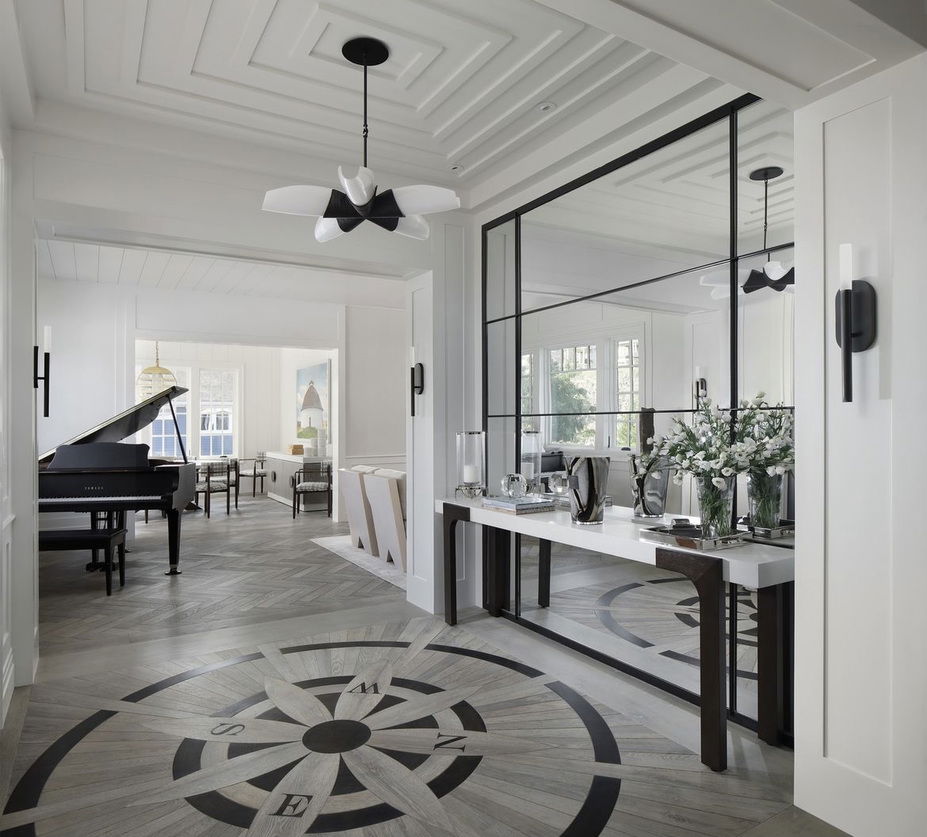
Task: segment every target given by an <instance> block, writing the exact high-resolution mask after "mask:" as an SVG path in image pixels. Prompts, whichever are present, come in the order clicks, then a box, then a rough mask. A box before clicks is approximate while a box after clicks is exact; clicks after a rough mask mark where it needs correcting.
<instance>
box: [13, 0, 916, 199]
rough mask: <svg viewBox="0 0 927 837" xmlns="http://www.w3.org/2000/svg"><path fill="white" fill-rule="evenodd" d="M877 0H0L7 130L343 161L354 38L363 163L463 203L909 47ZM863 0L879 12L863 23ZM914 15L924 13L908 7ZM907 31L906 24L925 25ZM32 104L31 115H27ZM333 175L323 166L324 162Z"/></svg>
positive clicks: (350, 157)
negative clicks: (223, 142)
mask: <svg viewBox="0 0 927 837" xmlns="http://www.w3.org/2000/svg"><path fill="white" fill-rule="evenodd" d="M880 9H882V6H881V5H880V4H879V3H877V2H875V0H815V2H814V3H808V2H806V0H737V2H736V3H732V2H731V0H687V2H678V0H467V2H462V0H2V2H0V87H2V88H3V91H2V92H3V94H4V98H5V102H6V104H7V106H8V107H9V109H10V110H11V112H13V114H14V119H15V121H16V123H17V125H18V126H19V127H30V124H31V125H34V126H35V127H37V128H39V129H40V130H47V131H52V132H56V133H68V132H69V131H70V132H74V131H75V130H76V129H75V127H74V126H73V124H71V123H73V122H74V120H73V119H72V118H71V117H72V115H73V113H74V111H73V108H72V110H67V109H65V108H63V107H62V103H63V104H64V105H67V106H75V105H76V106H78V107H83V108H92V109H97V110H104V111H108V112H111V113H115V114H118V115H124V116H132V117H137V118H141V119H146V120H154V121H156V122H161V123H167V124H171V125H176V126H182V127H185V128H192V129H195V130H198V131H202V132H206V133H207V135H219V136H223V137H229V138H234V139H238V140H244V141H246V142H250V143H253V144H254V145H257V146H261V147H264V148H267V147H271V148H280V149H284V150H286V151H288V152H298V153H301V154H303V155H308V156H310V157H313V158H315V159H316V160H318V161H322V162H324V164H325V166H326V169H325V170H326V171H327V170H329V164H330V163H341V164H346V165H349V166H352V165H354V164H356V163H358V162H359V161H360V156H361V138H360V129H361V117H360V114H361V103H362V98H361V72H360V70H359V69H358V68H357V67H355V66H353V65H350V64H348V63H347V62H346V61H345V60H344V59H343V58H342V56H341V52H340V50H341V46H342V44H343V43H344V41H345V40H347V39H349V38H351V37H354V36H357V35H370V36H374V37H378V38H381V39H383V40H384V41H386V42H387V44H388V45H389V47H390V49H391V57H390V59H389V61H387V62H386V63H385V64H383V65H381V66H379V67H376V68H372V69H371V71H370V130H371V140H370V163H371V166H372V167H373V168H374V169H375V170H376V171H377V172H378V173H389V174H390V175H392V176H393V177H394V179H395V180H396V181H405V182H409V181H410V180H411V181H413V182H435V183H444V184H447V185H452V186H457V187H459V189H460V191H461V193H462V197H463V199H464V207H465V208H467V207H478V206H481V205H484V204H486V203H489V202H491V201H492V200H497V199H499V198H500V197H504V196H507V195H508V194H512V193H514V191H515V190H517V189H519V188H524V187H525V184H526V183H528V182H529V181H532V179H535V180H537V181H538V182H540V181H541V179H542V177H543V176H544V172H545V171H548V170H549V172H551V173H552V172H555V171H557V170H558V169H559V167H562V166H567V165H569V164H570V162H571V161H575V160H579V159H583V157H584V156H588V155H590V154H596V153H599V152H600V151H601V150H602V149H603V148H608V147H609V143H615V142H621V141H622V140H623V139H626V138H628V137H630V136H634V135H638V134H640V133H641V132H644V133H646V131H647V130H648V126H654V129H655V130H656V126H658V125H659V126H661V127H660V131H661V132H662V131H663V130H666V129H665V128H663V127H662V126H663V124H664V122H663V121H661V120H666V119H667V118H668V117H669V116H670V115H672V114H676V115H678V114H680V113H682V112H684V111H685V110H686V109H687V108H688V109H689V112H691V111H692V110H695V111H696V112H704V111H706V110H709V109H710V108H712V107H715V106H717V105H718V104H720V103H721V102H722V101H726V100H730V99H733V98H734V97H735V96H736V95H738V94H739V93H741V92H743V91H744V90H749V91H750V92H753V93H756V94H757V95H759V96H761V97H763V98H764V99H768V100H770V101H773V102H775V103H776V104H777V105H778V106H779V107H783V106H784V107H786V108H788V109H794V108H797V107H800V106H801V105H803V104H806V103H808V102H809V101H811V100H813V99H814V98H816V97H818V96H821V95H825V94H826V93H828V92H831V91H833V90H835V89H838V88H839V87H841V86H845V85H846V84H849V83H852V82H853V81H855V80H858V79H859V78H862V77H864V76H866V75H869V74H871V73H873V72H877V71H879V70H881V69H884V68H885V67H888V66H891V65H892V64H894V63H898V62H899V61H902V60H904V59H905V58H908V57H910V56H911V55H913V54H915V53H916V52H917V51H920V50H921V49H923V46H922V43H918V42H917V41H918V40H920V41H921V42H924V41H927V23H925V25H924V26H923V27H921V28H920V29H919V28H917V27H914V26H912V25H909V24H906V25H905V29H906V34H903V33H902V32H899V31H898V30H897V29H895V28H892V25H896V26H897V25H899V24H898V21H897V20H896V19H895V18H894V17H892V16H890V15H888V14H882V12H880ZM879 15H881V16H882V17H884V18H885V20H880V19H879ZM921 17H925V18H927V15H921ZM922 30H923V31H922ZM43 114H44V117H43ZM333 177H334V175H333Z"/></svg>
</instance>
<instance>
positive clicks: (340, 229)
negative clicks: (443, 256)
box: [262, 38, 460, 242]
mask: <svg viewBox="0 0 927 837" xmlns="http://www.w3.org/2000/svg"><path fill="white" fill-rule="evenodd" d="M341 54H342V55H343V56H344V57H345V58H346V59H347V60H348V61H350V62H351V63H352V64H357V65H358V66H360V67H363V68H364V128H363V138H364V164H363V165H362V166H360V167H359V168H358V170H357V176H356V177H345V175H344V172H343V171H342V169H341V166H339V167H338V180H339V181H340V182H341V186H342V189H344V191H341V190H339V189H328V188H326V187H324V186H284V187H282V188H280V189H271V190H270V191H268V192H267V194H266V195H264V205H263V206H262V209H265V210H267V211H268V212H283V213H286V214H288V215H308V216H311V217H317V218H318V219H319V220H318V221H316V225H315V238H316V241H320V242H324V241H331V240H332V239H333V238H338V236H340V235H344V233H347V232H351V230H353V229H355V228H356V227H358V226H360V225H361V224H362V223H363V222H364V221H370V222H371V223H373V224H376V225H377V226H378V227H382V228H383V229H384V230H388V231H389V232H396V233H399V234H400V235H405V236H408V237H409V238H418V239H425V238H428V233H429V227H428V221H426V220H425V219H424V218H423V217H422V216H424V215H428V214H430V213H432V212H447V211H448V210H451V209H458V208H459V207H460V198H458V197H457V194H456V192H454V190H453V189H445V188H444V187H443V186H399V187H397V188H395V189H387V190H386V191H384V192H377V186H376V185H375V184H376V181H375V180H374V175H373V171H371V170H370V169H369V168H367V134H368V129H367V68H368V67H376V66H378V65H380V64H382V63H383V62H384V61H386V60H387V59H388V58H389V48H388V47H387V46H386V44H384V43H383V41H379V40H377V39H376V38H352V39H351V40H350V41H347V42H346V43H345V44H344V46H343V47H342V48H341Z"/></svg>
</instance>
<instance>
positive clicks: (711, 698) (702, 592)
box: [657, 549, 727, 770]
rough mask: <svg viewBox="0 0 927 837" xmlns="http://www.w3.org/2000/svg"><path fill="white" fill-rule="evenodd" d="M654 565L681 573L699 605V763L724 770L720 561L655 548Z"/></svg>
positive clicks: (724, 739) (724, 721)
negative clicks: (700, 741)
mask: <svg viewBox="0 0 927 837" xmlns="http://www.w3.org/2000/svg"><path fill="white" fill-rule="evenodd" d="M657 567H659V568H660V569H662V570H669V571H671V572H675V573H681V574H682V575H684V576H685V577H686V578H688V579H689V580H690V581H691V582H692V583H693V584H694V585H695V590H696V592H697V593H698V608H699V648H700V652H699V660H700V666H699V668H700V686H701V696H700V697H701V701H700V702H701V726H702V764H705V765H707V766H708V767H710V768H711V769H712V770H726V769H727V697H726V694H725V692H726V689H725V686H726V682H727V678H726V671H725V659H724V577H723V573H722V568H721V561H720V559H718V558H711V557H709V556H707V555H693V554H691V553H687V552H675V551H673V550H669V549H658V550H657Z"/></svg>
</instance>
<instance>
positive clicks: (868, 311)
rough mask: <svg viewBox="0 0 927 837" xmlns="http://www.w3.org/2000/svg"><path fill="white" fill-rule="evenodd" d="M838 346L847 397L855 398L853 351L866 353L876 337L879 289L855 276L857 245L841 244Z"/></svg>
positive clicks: (837, 303) (846, 400)
mask: <svg viewBox="0 0 927 837" xmlns="http://www.w3.org/2000/svg"><path fill="white" fill-rule="evenodd" d="M834 305H835V311H836V327H837V328H836V331H837V345H838V346H839V347H840V348H841V350H842V351H841V357H842V362H843V400H844V401H845V402H849V401H852V400H853V352H864V351H866V349H868V348H870V347H871V346H872V344H873V343H875V338H876V292H875V288H874V287H872V285H871V284H869V282H867V281H865V280H864V279H854V278H853V245H852V244H841V245H840V290H839V291H837V296H836V297H835V298H834Z"/></svg>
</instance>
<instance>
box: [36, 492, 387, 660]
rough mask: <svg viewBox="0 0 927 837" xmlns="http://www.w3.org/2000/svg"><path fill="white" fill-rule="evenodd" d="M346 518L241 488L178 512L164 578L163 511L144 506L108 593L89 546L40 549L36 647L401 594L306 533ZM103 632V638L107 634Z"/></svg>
mask: <svg viewBox="0 0 927 837" xmlns="http://www.w3.org/2000/svg"><path fill="white" fill-rule="evenodd" d="M346 532H347V527H346V526H345V525H341V524H337V523H333V522H332V521H331V520H330V519H329V518H327V517H326V516H325V515H324V514H320V513H318V512H304V513H303V514H301V515H300V516H299V518H297V519H296V520H293V519H292V517H291V514H290V511H289V509H288V508H287V507H286V506H283V505H281V504H280V503H276V502H274V501H273V500H268V499H266V498H264V497H258V498H257V499H251V498H250V497H248V498H245V497H242V498H241V501H240V503H239V509H238V511H236V510H235V509H234V508H233V509H232V513H231V515H229V516H228V517H227V516H226V515H225V514H224V513H223V512H222V511H216V512H215V513H214V514H213V515H212V518H211V519H209V520H207V519H206V518H205V516H204V515H203V513H202V512H200V511H196V512H185V513H184V517H183V524H182V535H181V560H180V567H181V570H182V571H183V573H182V575H179V576H175V577H170V578H166V577H165V576H164V572H165V570H166V569H167V521H166V520H163V519H161V518H160V517H159V516H154V515H152V516H151V521H150V523H148V524H147V525H146V524H145V523H144V520H143V518H142V516H141V515H139V516H138V519H137V524H136V539H135V544H134V546H133V547H132V551H131V552H130V553H129V555H127V556H126V585H125V587H123V588H122V589H119V588H118V586H116V587H114V590H113V595H112V596H111V597H109V598H108V599H107V598H106V595H105V591H104V589H103V579H102V577H101V576H100V575H99V574H98V573H88V572H85V571H84V565H85V564H86V563H87V561H88V560H89V556H88V553H86V552H82V553H78V552H51V553H43V554H42V555H41V558H40V570H39V591H40V597H41V599H40V625H39V636H40V640H41V652H42V653H43V654H59V653H62V652H68V651H78V650H83V649H86V648H92V647H98V646H99V645H100V644H101V639H103V642H102V644H104V645H119V644H124V643H132V642H137V641H140V640H151V639H157V638H162V637H168V636H183V635H185V634H188V633H194V632H196V633H199V632H202V631H205V630H220V629H223V628H229V627H238V626H243V625H251V624H256V623H259V622H265V621H268V620H278V619H287V618H289V617H294V616H307V615H310V614H313V613H325V612H330V611H333V610H338V609H342V608H346V607H357V606H359V605H362V604H376V603H379V602H384V603H385V602H394V601H401V600H402V599H403V598H404V595H403V592H402V591H401V590H398V589H397V588H396V587H394V586H393V585H391V584H389V583H387V582H385V581H382V580H380V579H379V578H376V577H375V576H372V575H370V574H369V573H366V572H364V571H363V570H361V569H359V568H358V567H356V566H354V565H353V564H350V563H348V562H346V561H343V560H341V559H340V558H339V557H338V556H337V555H335V554H333V553H331V552H329V551H327V550H325V549H322V548H321V547H319V546H316V545H315V544H313V543H312V540H311V539H312V538H316V537H324V536H326V535H337V534H344V533H346ZM104 638H105V639H104Z"/></svg>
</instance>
